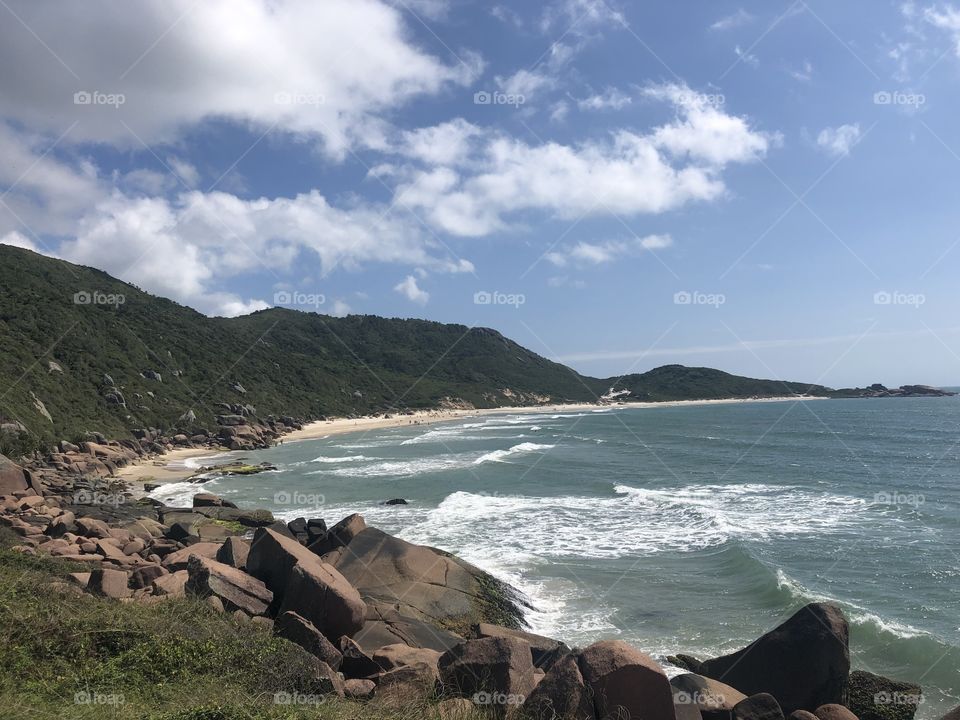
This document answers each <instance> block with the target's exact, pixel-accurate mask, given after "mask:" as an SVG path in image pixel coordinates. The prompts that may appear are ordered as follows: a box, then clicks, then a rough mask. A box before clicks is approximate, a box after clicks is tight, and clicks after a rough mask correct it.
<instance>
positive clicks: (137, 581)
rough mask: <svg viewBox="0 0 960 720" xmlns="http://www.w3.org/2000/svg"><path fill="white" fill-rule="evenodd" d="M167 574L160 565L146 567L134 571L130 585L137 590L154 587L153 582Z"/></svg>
mask: <svg viewBox="0 0 960 720" xmlns="http://www.w3.org/2000/svg"><path fill="white" fill-rule="evenodd" d="M166 574H167V570H166V569H165V568H162V567H160V566H159V565H144V566H143V567H139V568H137V569H136V570H134V571H133V574H132V575H131V577H130V584H131V585H132V586H133V587H134V588H135V589H137V590H139V589H141V588H145V587H150V586H151V585H153V581H154V580H156V579H157V578H159V577H163V576H164V575H166Z"/></svg>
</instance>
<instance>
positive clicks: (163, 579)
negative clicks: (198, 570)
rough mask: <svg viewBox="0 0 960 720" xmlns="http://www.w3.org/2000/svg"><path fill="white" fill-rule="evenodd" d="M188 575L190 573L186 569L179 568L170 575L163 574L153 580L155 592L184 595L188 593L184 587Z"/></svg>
mask: <svg viewBox="0 0 960 720" xmlns="http://www.w3.org/2000/svg"><path fill="white" fill-rule="evenodd" d="M188 577H189V573H188V572H187V571H186V570H178V571H176V572H172V573H170V574H169V575H161V576H160V577H158V578H157V579H156V580H154V581H153V584H152V587H153V594H154V595H169V596H171V597H183V596H184V595H185V594H186V592H185V590H184V587H185V586H186V584H187V578H188Z"/></svg>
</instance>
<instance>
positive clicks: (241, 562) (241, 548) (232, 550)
mask: <svg viewBox="0 0 960 720" xmlns="http://www.w3.org/2000/svg"><path fill="white" fill-rule="evenodd" d="M249 554H250V543H248V542H247V541H246V540H243V539H241V538H238V537H236V536H234V537H228V538H227V539H226V540H225V541H224V543H223V545H221V546H220V549H219V550H217V555H216V559H217V561H218V562H222V563H225V564H227V565H230V566H232V567H235V568H238V569H240V570H243V569H244V568H245V567H246V566H247V556H248V555H249ZM334 669H336V668H334Z"/></svg>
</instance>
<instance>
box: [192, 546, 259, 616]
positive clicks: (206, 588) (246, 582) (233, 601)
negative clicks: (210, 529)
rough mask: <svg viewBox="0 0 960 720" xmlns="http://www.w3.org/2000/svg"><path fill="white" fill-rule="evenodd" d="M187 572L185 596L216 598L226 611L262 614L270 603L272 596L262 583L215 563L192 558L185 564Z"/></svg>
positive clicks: (205, 559) (233, 568)
mask: <svg viewBox="0 0 960 720" xmlns="http://www.w3.org/2000/svg"><path fill="white" fill-rule="evenodd" d="M187 573H188V578H187V583H186V586H185V587H184V590H185V591H186V593H187V594H188V595H196V596H198V597H210V596H211V595H213V596H216V597H218V598H220V600H221V601H222V602H223V607H224V609H226V610H227V611H232V610H243V611H244V612H245V613H247V614H248V615H263V614H264V613H265V612H266V611H267V608H268V607H269V606H270V603H271V602H272V601H273V593H272V592H270V590H269V589H268V588H267V586H266V585H264V584H263V583H262V582H260V581H259V580H257V579H256V578H254V577H251V576H250V575H247V574H246V573H245V572H243V571H242V570H237V568H235V567H232V566H230V565H227V564H225V563H221V562H217V561H216V560H210V559H209V558H204V557H199V556H197V555H192V556H191V557H190V560H189V561H188V562H187Z"/></svg>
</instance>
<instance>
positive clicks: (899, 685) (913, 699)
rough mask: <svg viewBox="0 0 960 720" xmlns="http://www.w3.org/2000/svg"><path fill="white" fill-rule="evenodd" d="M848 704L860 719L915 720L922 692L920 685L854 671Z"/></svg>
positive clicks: (848, 693) (849, 687) (849, 683)
mask: <svg viewBox="0 0 960 720" xmlns="http://www.w3.org/2000/svg"><path fill="white" fill-rule="evenodd" d="M846 698H847V699H846V702H845V703H844V705H846V706H847V707H848V708H850V710H851V712H853V714H854V715H856V716H857V717H858V718H859V719H860V720H913V717H914V715H916V713H917V709H918V708H919V706H920V703H921V702H922V701H923V691H922V690H921V688H920V686H919V685H916V684H914V683H908V682H900V681H898V680H891V679H890V678H885V677H883V676H881V675H874V674H873V673H869V672H864V671H863V670H855V671H853V672H852V673H850V678H849V680H848V682H847V696H846Z"/></svg>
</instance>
